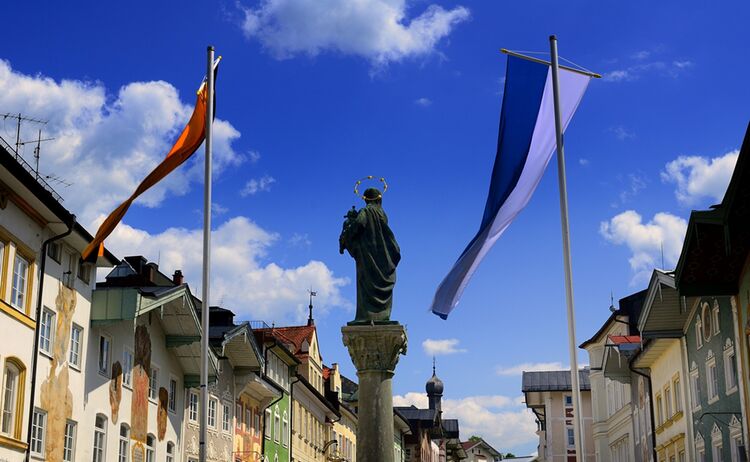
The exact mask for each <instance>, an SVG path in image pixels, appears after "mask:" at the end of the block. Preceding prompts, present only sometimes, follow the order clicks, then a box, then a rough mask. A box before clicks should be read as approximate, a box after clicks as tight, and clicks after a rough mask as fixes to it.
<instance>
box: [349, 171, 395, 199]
mask: <svg viewBox="0 0 750 462" xmlns="http://www.w3.org/2000/svg"><path fill="white" fill-rule="evenodd" d="M373 179H375V177H374V176H373V175H368V176H366V177H364V178H362V179H361V180H357V182H356V183H354V194H356V195H357V196H359V197H361V198H362V199H367V198H366V197H365V196H364V195H361V194H360V193H359V185H361V184H362V182H363V181H365V180H373ZM378 181H380V182H381V183H383V192H382V193H381V195H380V198H382V197H383V194H385V192H386V191H388V183H386V182H385V178H383V177H380V178H378Z"/></svg>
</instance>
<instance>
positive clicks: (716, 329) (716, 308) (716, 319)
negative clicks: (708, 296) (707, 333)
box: [711, 299, 721, 335]
mask: <svg viewBox="0 0 750 462" xmlns="http://www.w3.org/2000/svg"><path fill="white" fill-rule="evenodd" d="M711 316H712V321H713V322H712V324H713V327H714V335H719V332H721V330H720V325H719V301H718V300H716V299H714V306H713V309H712V310H711Z"/></svg>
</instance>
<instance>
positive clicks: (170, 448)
mask: <svg viewBox="0 0 750 462" xmlns="http://www.w3.org/2000/svg"><path fill="white" fill-rule="evenodd" d="M167 462H174V443H173V442H171V441H170V442H168V443H167Z"/></svg>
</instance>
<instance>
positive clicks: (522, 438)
mask: <svg viewBox="0 0 750 462" xmlns="http://www.w3.org/2000/svg"><path fill="white" fill-rule="evenodd" d="M393 405H394V406H410V405H414V406H417V407H419V408H422V409H425V408H427V395H425V394H424V393H416V392H411V393H406V394H405V395H403V396H401V395H397V396H394V397H393ZM442 406H443V415H444V417H445V418H447V419H458V421H459V425H460V426H461V428H460V430H461V435H462V437H463V438H465V439H468V437H469V436H471V435H481V436H482V437H483V438H484V439H485V440H486V441H487V442H488V443H490V444H491V445H492V446H493V447H494V448H495V449H497V450H498V451H502V452H507V451H512V452H513V451H515V452H517V451H518V449H520V447H521V446H524V445H528V444H529V443H533V442H534V441H537V439H538V437H537V435H536V423H535V417H534V414H533V413H532V412H531V410H529V409H527V408H526V406H525V405H524V404H523V398H522V397H517V398H510V397H507V396H502V395H484V396H481V395H480V396H468V397H465V398H460V399H445V398H444V399H443V401H442Z"/></svg>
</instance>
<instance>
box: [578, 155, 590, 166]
mask: <svg viewBox="0 0 750 462" xmlns="http://www.w3.org/2000/svg"><path fill="white" fill-rule="evenodd" d="M578 163H579V164H580V165H582V166H584V167H585V166H587V165H589V164H590V163H591V162H589V160H588V159H586V158H584V157H581V158H580V159H578Z"/></svg>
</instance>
